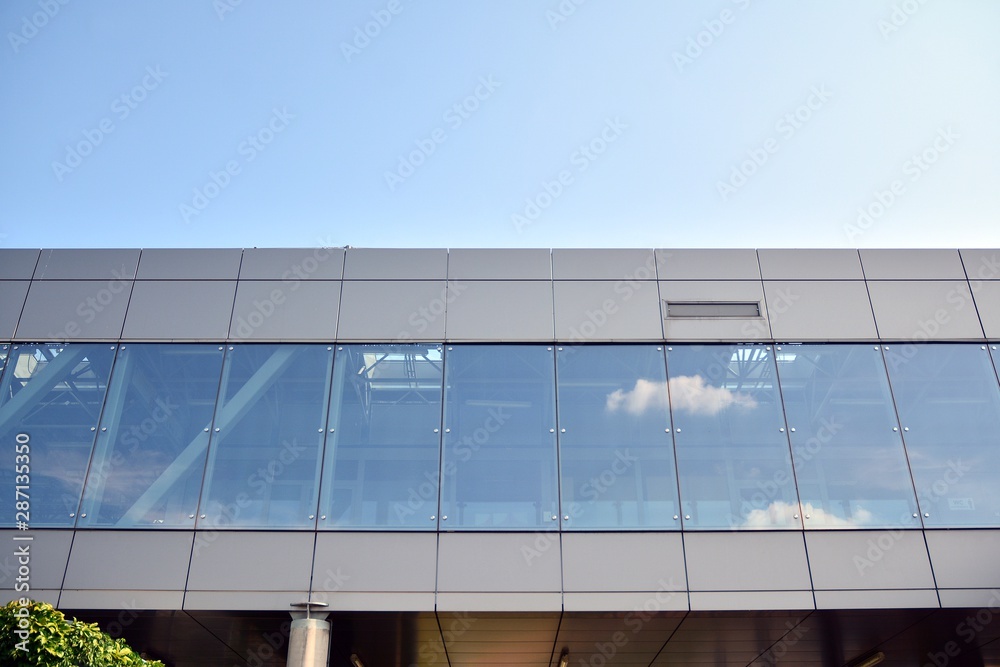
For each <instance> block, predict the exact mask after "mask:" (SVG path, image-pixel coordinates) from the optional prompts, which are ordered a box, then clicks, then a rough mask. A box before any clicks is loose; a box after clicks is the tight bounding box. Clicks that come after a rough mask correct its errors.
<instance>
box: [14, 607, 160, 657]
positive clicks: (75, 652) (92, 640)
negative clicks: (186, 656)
mask: <svg viewBox="0 0 1000 667" xmlns="http://www.w3.org/2000/svg"><path fill="white" fill-rule="evenodd" d="M25 610H27V611H25ZM24 649H27V650H24ZM0 664H2V665H5V666H9V667H122V666H125V667H131V666H133V665H135V666H143V667H163V663H162V662H160V661H159V660H143V659H142V657H140V656H139V654H138V653H136V652H135V651H133V650H132V649H131V648H129V645H128V644H126V643H125V640H124V639H113V638H111V637H109V636H108V635H106V634H105V633H104V632H102V631H101V629H100V628H99V627H98V626H97V624H96V623H83V622H81V621H77V620H76V619H73V620H67V619H66V617H65V616H64V615H63V613H62V612H61V611H59V610H58V609H56V608H55V607H53V606H52V605H50V604H48V603H46V602H31V601H29V603H28V605H26V606H24V607H22V606H21V604H20V602H19V601H18V600H12V601H11V602H9V603H8V604H7V605H6V606H4V607H2V608H0Z"/></svg>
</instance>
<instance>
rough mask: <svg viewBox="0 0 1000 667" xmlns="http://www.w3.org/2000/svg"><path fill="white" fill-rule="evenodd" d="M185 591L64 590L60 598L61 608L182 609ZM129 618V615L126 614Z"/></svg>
mask: <svg viewBox="0 0 1000 667" xmlns="http://www.w3.org/2000/svg"><path fill="white" fill-rule="evenodd" d="M183 603H184V591H183V590H177V591H138V590H132V591H128V590H116V591H106V590H98V591H88V590H83V591H80V590H69V589H67V590H64V591H63V592H62V596H61V597H60V599H59V608H60V609H122V610H129V609H155V610H157V611H166V610H174V609H182V605H183ZM126 618H128V615H126Z"/></svg>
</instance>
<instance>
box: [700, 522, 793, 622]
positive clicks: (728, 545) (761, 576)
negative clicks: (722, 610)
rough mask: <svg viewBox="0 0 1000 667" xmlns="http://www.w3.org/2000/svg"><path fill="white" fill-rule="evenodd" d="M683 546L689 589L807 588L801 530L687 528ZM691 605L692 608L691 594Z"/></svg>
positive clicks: (771, 589) (769, 589) (780, 589)
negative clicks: (699, 530)
mask: <svg viewBox="0 0 1000 667" xmlns="http://www.w3.org/2000/svg"><path fill="white" fill-rule="evenodd" d="M684 549H685V552H686V554H687V566H688V585H689V587H690V588H691V590H692V591H789V590H810V589H811V588H812V585H811V582H810V579H809V566H808V563H807V562H806V550H805V544H804V543H803V541H802V532H801V531H788V532H736V531H730V532H725V533H695V532H689V533H685V535H684ZM691 608H692V609H694V608H695V605H694V596H693V594H692V597H691ZM701 608H704V607H701ZM743 608H744V609H752V608H754V607H753V606H750V607H743Z"/></svg>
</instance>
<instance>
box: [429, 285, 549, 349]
mask: <svg viewBox="0 0 1000 667" xmlns="http://www.w3.org/2000/svg"><path fill="white" fill-rule="evenodd" d="M448 294H449V299H450V300H449V301H448V303H447V307H448V325H447V331H446V332H445V336H446V338H447V340H490V341H494V340H495V341H502V340H506V341H512V340H513V341H525V340H552V283H550V282H549V281H547V280H546V281H534V280H520V281H511V280H506V281H500V280H497V281H489V282H484V281H454V280H451V281H448Z"/></svg>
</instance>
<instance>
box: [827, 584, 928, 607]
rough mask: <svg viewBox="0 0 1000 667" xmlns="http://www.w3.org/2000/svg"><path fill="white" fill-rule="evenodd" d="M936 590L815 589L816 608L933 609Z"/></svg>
mask: <svg viewBox="0 0 1000 667" xmlns="http://www.w3.org/2000/svg"><path fill="white" fill-rule="evenodd" d="M938 606H940V605H939V604H938V596H937V591H935V590H934V589H933V588H931V589H896V590H870V591H816V608H817V609H928V608H930V609H934V608H936V607H938Z"/></svg>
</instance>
